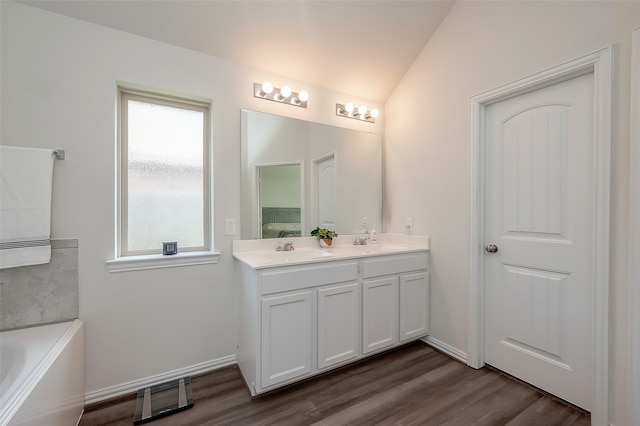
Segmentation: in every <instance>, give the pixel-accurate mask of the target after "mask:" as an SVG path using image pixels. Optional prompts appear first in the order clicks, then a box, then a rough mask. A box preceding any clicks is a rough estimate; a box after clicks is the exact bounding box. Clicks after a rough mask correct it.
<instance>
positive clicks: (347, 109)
mask: <svg viewBox="0 0 640 426" xmlns="http://www.w3.org/2000/svg"><path fill="white" fill-rule="evenodd" d="M354 108H355V105H353V104H352V103H351V102H347V103H346V104H345V105H344V110H345V111H347V112H348V113H351V111H353V109H354Z"/></svg>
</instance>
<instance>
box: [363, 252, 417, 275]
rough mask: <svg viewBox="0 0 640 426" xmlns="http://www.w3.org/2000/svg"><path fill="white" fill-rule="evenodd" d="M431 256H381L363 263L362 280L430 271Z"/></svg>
mask: <svg viewBox="0 0 640 426" xmlns="http://www.w3.org/2000/svg"><path fill="white" fill-rule="evenodd" d="M428 266H429V255H428V254H427V253H415V254H406V255H397V256H381V257H378V258H374V259H367V260H363V261H362V278H370V277H379V276H382V275H394V274H400V273H403V272H409V271H419V270H424V269H428Z"/></svg>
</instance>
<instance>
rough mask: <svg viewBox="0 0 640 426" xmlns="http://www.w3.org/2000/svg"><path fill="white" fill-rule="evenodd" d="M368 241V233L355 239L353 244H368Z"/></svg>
mask: <svg viewBox="0 0 640 426" xmlns="http://www.w3.org/2000/svg"><path fill="white" fill-rule="evenodd" d="M368 241H369V237H367V236H366V235H360V236H357V237H355V238H354V239H353V245H354V246H364V245H367V242H368Z"/></svg>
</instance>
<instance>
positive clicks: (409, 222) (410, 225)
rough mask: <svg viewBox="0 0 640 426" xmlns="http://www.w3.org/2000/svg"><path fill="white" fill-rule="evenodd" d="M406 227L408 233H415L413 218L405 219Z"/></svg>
mask: <svg viewBox="0 0 640 426" xmlns="http://www.w3.org/2000/svg"><path fill="white" fill-rule="evenodd" d="M404 227H405V229H406V230H407V232H411V231H413V218H412V217H408V218H407V219H405V221H404Z"/></svg>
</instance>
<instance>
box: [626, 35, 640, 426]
mask: <svg viewBox="0 0 640 426" xmlns="http://www.w3.org/2000/svg"><path fill="white" fill-rule="evenodd" d="M630 108H631V114H630V123H631V130H630V134H629V135H630V138H629V140H630V147H629V151H630V152H629V158H630V162H629V166H630V167H629V348H630V356H629V364H630V365H629V372H630V374H629V377H631V380H630V381H631V384H630V392H629V407H630V413H629V415H630V417H629V424H635V425H637V424H640V405H639V404H637V403H636V402H637V401H638V400H640V335H639V334H640V265H639V264H638V263H637V262H634V261H633V260H634V259H638V258H640V220H639V219H638V216H639V215H640V170H638V169H637V167H632V166H631V165H632V164H640V27H638V28H636V29H635V30H633V33H632V47H631V105H630Z"/></svg>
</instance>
